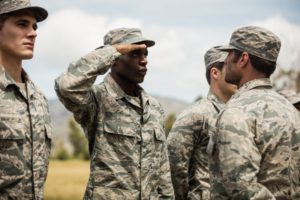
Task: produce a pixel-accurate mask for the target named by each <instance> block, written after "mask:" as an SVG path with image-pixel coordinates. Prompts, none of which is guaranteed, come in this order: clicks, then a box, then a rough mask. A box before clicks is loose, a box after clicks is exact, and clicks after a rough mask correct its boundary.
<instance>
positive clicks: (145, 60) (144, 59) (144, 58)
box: [140, 55, 148, 66]
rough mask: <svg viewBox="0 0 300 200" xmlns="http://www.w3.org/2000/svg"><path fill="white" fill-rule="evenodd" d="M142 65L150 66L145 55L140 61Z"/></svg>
mask: <svg viewBox="0 0 300 200" xmlns="http://www.w3.org/2000/svg"><path fill="white" fill-rule="evenodd" d="M140 64H141V65H142V66H146V65H147V64H148V60H147V56H145V55H143V56H142V57H141V60H140Z"/></svg>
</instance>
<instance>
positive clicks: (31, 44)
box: [23, 42, 34, 50]
mask: <svg viewBox="0 0 300 200" xmlns="http://www.w3.org/2000/svg"><path fill="white" fill-rule="evenodd" d="M23 45H24V46H25V47H26V48H28V49H31V50H33V48H34V43H32V42H26V43H23Z"/></svg>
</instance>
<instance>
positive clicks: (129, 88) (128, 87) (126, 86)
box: [111, 73, 138, 96]
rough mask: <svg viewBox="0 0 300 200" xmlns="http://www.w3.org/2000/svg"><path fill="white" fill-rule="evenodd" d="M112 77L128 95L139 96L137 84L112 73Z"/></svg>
mask: <svg viewBox="0 0 300 200" xmlns="http://www.w3.org/2000/svg"><path fill="white" fill-rule="evenodd" d="M111 76H112V78H113V79H114V80H115V81H116V82H117V83H118V85H119V86H120V88H122V90H123V91H124V92H125V93H126V94H127V95H129V96H138V92H137V88H138V85H137V84H134V83H131V82H129V81H127V80H125V79H121V78H119V77H118V76H114V74H112V73H111Z"/></svg>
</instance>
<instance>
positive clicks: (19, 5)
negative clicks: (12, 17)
mask: <svg viewBox="0 0 300 200" xmlns="http://www.w3.org/2000/svg"><path fill="white" fill-rule="evenodd" d="M21 9H30V10H32V11H33V13H34V15H35V17H36V20H37V21H38V22H40V21H43V20H45V19H46V18H47V16H48V12H47V10H45V9H44V8H41V7H38V6H31V3H30V0H0V15H3V14H7V13H11V12H15V11H18V10H21Z"/></svg>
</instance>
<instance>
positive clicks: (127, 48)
mask: <svg viewBox="0 0 300 200" xmlns="http://www.w3.org/2000/svg"><path fill="white" fill-rule="evenodd" d="M112 46H113V47H115V48H116V50H117V51H118V52H119V53H121V54H127V53H129V52H131V51H135V50H138V49H146V48H147V46H146V45H145V44H115V45H112Z"/></svg>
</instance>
